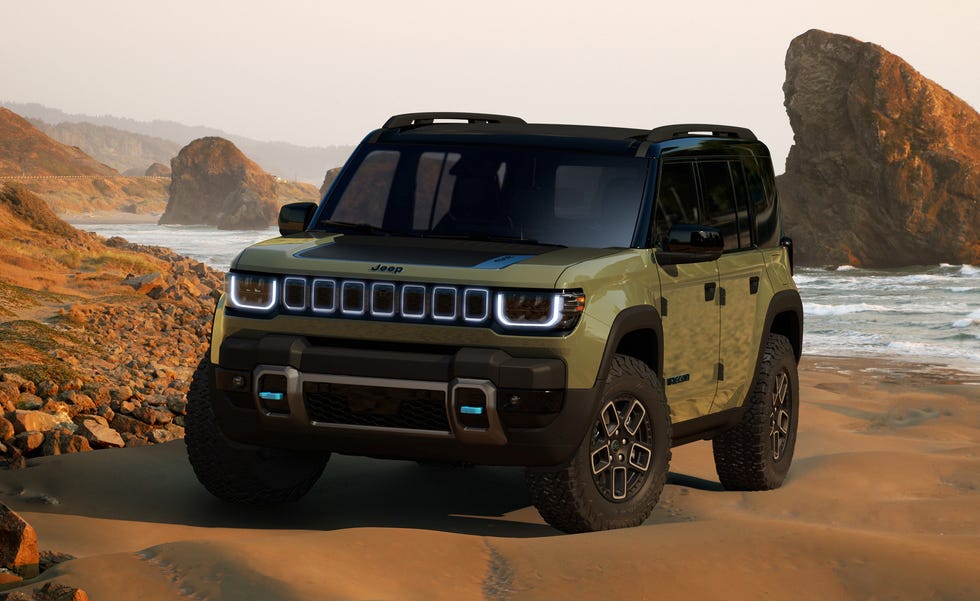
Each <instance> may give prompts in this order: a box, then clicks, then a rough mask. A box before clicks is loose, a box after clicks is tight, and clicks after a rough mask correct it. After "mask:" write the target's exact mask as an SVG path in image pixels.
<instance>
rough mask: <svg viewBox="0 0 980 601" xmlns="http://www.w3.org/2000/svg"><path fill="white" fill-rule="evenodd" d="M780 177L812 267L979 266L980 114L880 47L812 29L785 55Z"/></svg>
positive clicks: (788, 212) (788, 214) (803, 259)
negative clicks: (786, 136) (785, 135)
mask: <svg viewBox="0 0 980 601" xmlns="http://www.w3.org/2000/svg"><path fill="white" fill-rule="evenodd" d="M783 91H784V94H785V105H786V111H787V113H788V114H789V119H790V124H791V125H792V127H793V132H794V145H793V146H792V148H791V149H790V152H789V156H788V158H787V160H786V172H785V174H783V175H781V176H780V177H779V178H778V181H777V185H778V187H779V193H780V199H781V201H782V204H783V215H784V228H785V230H786V232H787V235H789V236H791V237H792V238H793V239H794V241H795V242H796V248H797V260H798V261H799V262H800V263H801V264H804V265H841V264H850V265H854V266H860V267H900V266H908V265H926V264H938V263H956V264H959V263H967V264H977V263H980V235H978V232H980V115H978V114H977V111H976V110H974V109H973V108H972V107H971V106H970V105H968V104H967V103H966V102H964V101H963V100H961V99H960V98H958V97H956V96H955V95H953V94H952V93H950V92H949V91H947V90H946V89H944V88H942V87H941V86H940V85H938V84H937V83H935V82H933V81H931V80H929V79H927V78H926V77H924V76H923V75H921V74H920V73H919V72H918V71H916V70H915V69H914V68H913V67H912V66H910V65H909V64H908V63H907V62H905V61H904V60H902V59H901V58H899V57H898V56H896V55H894V54H892V53H890V52H888V51H887V50H885V49H884V48H882V47H881V46H878V45H876V44H872V43H866V42H862V41H860V40H856V39H854V38H851V37H847V36H843V35H836V34H832V33H827V32H824V31H820V30H816V29H813V30H810V31H807V32H806V33H804V34H802V35H800V36H798V37H797V38H795V39H793V41H792V42H791V43H790V46H789V49H788V51H787V53H786V81H785V83H784V85H783Z"/></svg>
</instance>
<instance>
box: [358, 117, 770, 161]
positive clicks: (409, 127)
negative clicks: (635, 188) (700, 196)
mask: <svg viewBox="0 0 980 601" xmlns="http://www.w3.org/2000/svg"><path fill="white" fill-rule="evenodd" d="M437 120H439V121H438V122H437ZM444 120H451V121H449V122H444ZM366 141H368V142H373V143H407V144H413V143H414V144H431V143H433V142H437V141H438V142H441V143H450V144H453V143H456V144H474V143H479V144H502V145H517V146H543V147H555V148H566V149H578V150H589V151H593V152H604V153H610V154H626V155H633V156H651V155H659V154H661V153H663V152H671V151H681V152H684V151H696V150H698V149H699V148H700V147H702V146H705V144H704V143H706V142H710V144H707V146H708V147H709V148H710V149H712V150H714V151H715V152H717V151H718V150H719V147H720V146H725V147H729V148H730V147H733V146H752V147H755V148H759V147H761V149H764V150H765V152H764V153H762V154H765V155H768V150H767V149H765V146H764V145H763V144H762V143H761V142H758V141H757V138H756V137H755V134H753V133H752V132H751V131H750V130H748V129H746V128H742V127H735V126H730V125H713V124H698V123H695V124H677V125H665V126H660V127H657V128H654V129H650V130H647V129H636V128H626V127H606V126H595V125H562V124H552V123H527V122H525V121H524V120H523V119H521V118H519V117H512V116H509V115H493V114H487V113H455V112H454V113H449V112H443V113H438V112H433V113H408V114H404V115H395V116H394V117H391V118H390V119H388V121H387V122H385V124H384V126H383V127H382V128H381V129H379V130H375V131H374V132H372V133H371V134H370V135H369V136H368V137H367V138H366ZM756 153H757V154H758V153H759V152H758V150H757V151H756Z"/></svg>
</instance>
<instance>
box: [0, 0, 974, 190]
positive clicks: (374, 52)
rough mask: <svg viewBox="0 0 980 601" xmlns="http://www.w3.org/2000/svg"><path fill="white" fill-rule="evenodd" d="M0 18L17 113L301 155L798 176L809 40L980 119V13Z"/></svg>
mask: <svg viewBox="0 0 980 601" xmlns="http://www.w3.org/2000/svg"><path fill="white" fill-rule="evenodd" d="M883 6H887V7H888V8H887V9H885V8H882V7H883ZM0 16H2V19H0V21H2V22H3V23H4V28H3V41H2V43H0V98H2V99H6V100H10V101H16V102H38V103H41V104H45V105H48V106H52V107H56V108H61V109H63V110H65V111H67V112H72V113H90V114H111V115H115V116H119V117H131V118H134V119H140V120H152V119H168V120H174V121H179V122H182V123H185V124H187V125H208V126H212V127H217V128H220V129H223V130H225V131H228V132H231V133H237V134H241V135H245V136H250V137H253V138H258V139H263V140H284V141H288V142H293V143H297V144H304V145H329V144H354V143H357V142H358V141H359V140H360V139H361V137H362V136H363V135H364V134H366V133H367V132H368V131H369V130H371V129H373V128H375V127H378V126H380V125H381V123H383V122H384V120H385V119H386V118H387V117H388V116H390V115H392V114H394V113H402V112H412V111H419V110H469V111H480V112H496V113H509V114H514V115H518V116H521V117H524V118H525V119H526V120H528V121H536V122H553V123H554V122H558V123H588V124H599V125H619V126H627V127H641V128H652V127H655V126H657V125H662V124H665V123H670V122H720V123H731V124H736V125H744V126H747V127H750V128H752V129H753V130H755V132H756V133H757V134H758V135H759V137H760V138H762V139H763V140H764V141H766V142H767V143H768V144H769V146H770V148H771V149H772V152H773V157H774V158H775V163H776V169H777V171H782V170H783V169H782V166H783V162H784V160H785V156H786V153H787V151H788V150H789V146H790V144H791V143H792V130H791V129H790V126H789V121H788V119H787V117H786V112H785V110H784V108H783V105H782V102H783V93H782V83H783V79H784V77H785V71H784V68H783V59H784V57H785V53H786V48H787V46H788V44H789V42H790V40H791V39H792V38H793V37H795V36H797V35H799V34H801V33H803V32H804V31H806V30H808V29H811V28H819V29H824V30H827V31H832V32H835V33H843V34H847V35H851V36H854V37H856V38H858V39H861V40H864V41H871V42H875V43H877V44H880V45H882V46H884V47H885V48H886V49H888V50H890V51H892V52H894V53H895V54H898V55H899V56H901V57H903V58H905V59H906V60H907V61H909V62H910V63H911V64H912V65H913V66H914V67H916V68H917V69H918V70H919V71H921V72H922V73H923V74H924V75H926V76H927V77H929V78H931V79H933V80H935V81H937V82H939V83H940V84H941V85H943V86H944V87H946V88H947V89H949V90H950V91H952V92H953V93H954V94H957V95H958V96H960V97H961V98H963V99H964V100H966V101H967V102H969V103H970V104H971V105H973V106H974V107H980V0H961V1H951V0H930V1H928V2H921V1H916V2H910V1H905V0H898V1H889V2H868V1H862V0H822V1H816V2H811V1H806V2H791V1H789V2H788V1H785V0H783V1H775V0H764V1H761V0H760V1H752V0H725V1H715V0H703V1H700V2H698V1H695V0H685V1H674V2H658V1H656V0H646V1H640V2H633V1H631V2H617V1H615V0H607V1H605V2H601V1H595V0H591V1H589V2H582V1H578V0H564V1H551V0H548V1H534V0H520V1H512V0H499V1H495V2H485V1H472V0H455V1H442V0H407V1H406V0H402V1H394V2H379V1H372V0H347V1H344V2H336V1H330V0H279V1H278V2H264V1H263V2H260V1H251V0H237V1H224V0H222V1H208V0H168V1H166V2H152V3H151V2H138V1H137V2H134V1H133V0H87V1H85V0H83V1H72V0H0Z"/></svg>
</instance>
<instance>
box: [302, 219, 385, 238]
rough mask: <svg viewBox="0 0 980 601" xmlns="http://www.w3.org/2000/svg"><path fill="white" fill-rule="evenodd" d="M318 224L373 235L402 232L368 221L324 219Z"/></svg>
mask: <svg viewBox="0 0 980 601" xmlns="http://www.w3.org/2000/svg"><path fill="white" fill-rule="evenodd" d="M319 225H320V226H328V227H335V228H337V229H341V230H352V231H355V232H357V233H359V234H371V235H373V236H400V235H402V232H393V231H391V230H386V229H384V228H383V227H378V226H376V225H371V224H370V223H352V222H350V221H333V220H332V219H324V220H323V221H321V222H320V223H319Z"/></svg>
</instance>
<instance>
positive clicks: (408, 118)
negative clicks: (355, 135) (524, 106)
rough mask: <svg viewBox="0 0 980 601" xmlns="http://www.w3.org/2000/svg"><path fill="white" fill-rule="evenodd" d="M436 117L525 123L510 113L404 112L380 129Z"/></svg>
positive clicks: (475, 121)
mask: <svg viewBox="0 0 980 601" xmlns="http://www.w3.org/2000/svg"><path fill="white" fill-rule="evenodd" d="M436 119H455V120H457V121H466V122H467V123H527V122H526V121H524V119H521V118H520V117H511V116H510V115H492V114H490V113H445V112H444V113H406V114H404V115H395V116H394V117H392V118H391V119H388V120H387V121H385V124H384V125H383V126H382V129H395V128H400V127H412V126H413V125H429V124H431V123H432V122H433V121H435V120H436Z"/></svg>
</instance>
